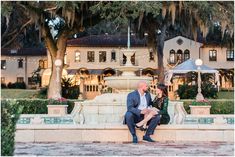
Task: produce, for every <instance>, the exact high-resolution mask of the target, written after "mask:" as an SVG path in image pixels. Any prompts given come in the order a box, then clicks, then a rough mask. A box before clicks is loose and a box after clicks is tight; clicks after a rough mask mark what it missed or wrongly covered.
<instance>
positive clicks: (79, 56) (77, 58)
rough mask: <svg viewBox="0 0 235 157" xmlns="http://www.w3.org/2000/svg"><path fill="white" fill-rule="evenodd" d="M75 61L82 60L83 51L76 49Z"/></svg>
mask: <svg viewBox="0 0 235 157" xmlns="http://www.w3.org/2000/svg"><path fill="white" fill-rule="evenodd" d="M75 62H81V53H80V52H79V51H75Z"/></svg>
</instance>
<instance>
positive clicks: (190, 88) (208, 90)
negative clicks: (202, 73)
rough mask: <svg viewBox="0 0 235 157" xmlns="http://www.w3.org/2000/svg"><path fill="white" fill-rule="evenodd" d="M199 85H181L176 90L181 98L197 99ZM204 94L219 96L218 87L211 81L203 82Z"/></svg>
mask: <svg viewBox="0 0 235 157" xmlns="http://www.w3.org/2000/svg"><path fill="white" fill-rule="evenodd" d="M197 88H198V87H197V85H187V84H184V85H180V86H179V89H178V90H177V91H176V92H177V94H178V95H179V97H180V99H195V98H196V95H197ZM202 94H203V96H204V97H205V98H217V89H215V88H214V86H213V85H212V84H211V83H203V84H202Z"/></svg>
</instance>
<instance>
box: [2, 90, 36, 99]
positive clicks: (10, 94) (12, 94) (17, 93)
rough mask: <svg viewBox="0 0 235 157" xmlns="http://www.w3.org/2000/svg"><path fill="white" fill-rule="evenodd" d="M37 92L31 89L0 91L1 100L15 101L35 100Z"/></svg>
mask: <svg viewBox="0 0 235 157" xmlns="http://www.w3.org/2000/svg"><path fill="white" fill-rule="evenodd" d="M38 92H39V90H32V89H1V98H2V99H6V98H8V99H17V98H36V95H37V94H38Z"/></svg>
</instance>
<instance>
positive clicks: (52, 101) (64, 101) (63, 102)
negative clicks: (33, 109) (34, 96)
mask: <svg viewBox="0 0 235 157" xmlns="http://www.w3.org/2000/svg"><path fill="white" fill-rule="evenodd" d="M48 104H49V105H67V99H65V98H63V97H62V98H59V99H49V101H48Z"/></svg>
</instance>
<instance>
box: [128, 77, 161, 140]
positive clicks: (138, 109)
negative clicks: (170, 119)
mask: <svg viewBox="0 0 235 157" xmlns="http://www.w3.org/2000/svg"><path fill="white" fill-rule="evenodd" d="M147 90H148V85H147V83H146V82H144V81H140V82H139V83H138V87H137V90H135V91H133V92H131V93H129V94H128V96H127V112H126V114H125V120H124V123H125V124H127V126H128V129H129V130H130V133H131V135H132V137H133V143H138V138H137V136H136V130H135V124H136V123H138V122H140V121H141V120H143V119H144V115H145V114H148V113H149V112H150V111H151V110H150V109H149V108H151V107H152V99H151V95H150V93H148V92H147ZM159 121H160V115H159V114H157V115H156V116H154V117H152V119H151V120H150V121H149V122H148V124H149V125H148V129H147V130H146V133H145V135H144V136H143V140H145V141H148V142H155V141H154V140H152V139H151V137H150V135H152V134H153V133H154V130H155V128H156V127H157V124H158V123H159Z"/></svg>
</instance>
